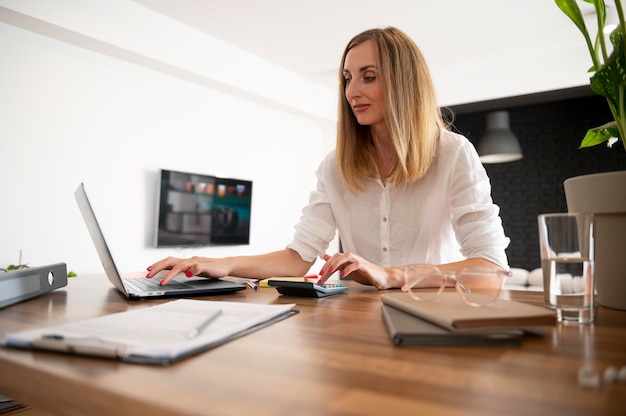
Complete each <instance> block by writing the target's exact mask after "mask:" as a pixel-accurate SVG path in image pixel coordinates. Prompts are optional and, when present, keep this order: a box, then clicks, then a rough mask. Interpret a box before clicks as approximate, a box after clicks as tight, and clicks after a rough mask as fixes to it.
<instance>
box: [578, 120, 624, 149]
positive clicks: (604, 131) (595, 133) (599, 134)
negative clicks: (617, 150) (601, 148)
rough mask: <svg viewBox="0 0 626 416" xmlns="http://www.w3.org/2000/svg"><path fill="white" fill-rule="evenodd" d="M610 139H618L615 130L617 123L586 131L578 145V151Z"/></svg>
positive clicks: (617, 131) (616, 130)
mask: <svg viewBox="0 0 626 416" xmlns="http://www.w3.org/2000/svg"><path fill="white" fill-rule="evenodd" d="M611 137H619V130H618V129H617V123H616V122H615V121H611V122H609V123H606V124H603V125H602V126H600V127H596V128H593V129H590V130H588V131H587V134H586V135H585V137H584V138H583V141H582V142H581V143H580V147H579V149H582V148H585V147H592V146H597V145H599V144H601V143H604V142H606V141H607V140H609V139H610V138H611Z"/></svg>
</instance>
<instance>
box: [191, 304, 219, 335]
mask: <svg viewBox="0 0 626 416" xmlns="http://www.w3.org/2000/svg"><path fill="white" fill-rule="evenodd" d="M221 314H222V310H221V309H218V310H217V311H215V313H213V314H212V315H211V316H209V317H208V318H207V319H205V320H204V321H202V323H200V325H198V326H197V327H195V328H193V329H192V330H190V331H189V332H187V338H195V337H197V336H198V335H200V334H201V333H202V331H204V330H205V329H206V327H208V326H209V325H211V322H213V321H214V320H216V319H217V318H218V317H219V316H220V315H221Z"/></svg>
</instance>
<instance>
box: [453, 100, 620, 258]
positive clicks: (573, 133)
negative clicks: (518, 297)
mask: <svg viewBox="0 0 626 416" xmlns="http://www.w3.org/2000/svg"><path fill="white" fill-rule="evenodd" d="M502 104H503V103H502V102H500V103H498V105H499V106H497V107H493V105H492V107H493V108H491V109H483V110H481V111H470V112H461V113H460V112H457V111H455V109H454V108H452V110H453V112H454V113H456V118H455V121H454V127H455V129H456V130H457V131H458V132H460V133H462V134H464V135H465V136H466V137H467V138H468V139H470V141H472V143H474V145H477V142H478V139H479V138H480V137H481V136H482V134H483V132H484V130H485V117H486V114H487V113H488V112H489V111H497V110H507V111H509V117H510V123H511V130H512V131H513V133H515V135H516V136H517V137H518V139H519V141H520V144H521V146H522V151H523V153H524V158H523V159H522V160H519V161H515V162H510V163H502V164H491V165H485V168H486V170H487V173H488V175H489V177H490V179H491V186H492V197H493V200H494V202H495V203H496V204H497V205H499V206H500V209H501V217H502V221H503V224H504V229H505V232H506V234H507V236H509V237H510V238H511V244H510V245H509V248H508V249H507V255H508V259H509V264H510V265H511V267H521V268H525V269H534V268H537V267H540V261H539V244H538V231H537V215H538V214H540V213H547V212H565V211H567V205H566V202H565V192H564V190H563V181H564V180H565V179H567V178H569V177H572V176H576V175H581V174H587V173H596V172H606V171H614V170H623V169H626V151H625V150H624V148H623V146H622V145H621V143H619V142H618V143H616V144H615V145H614V146H613V148H611V149H608V148H607V147H606V146H596V147H593V148H588V149H578V145H579V143H580V141H581V139H582V138H583V137H584V135H585V132H586V131H587V129H589V128H590V127H596V126H600V125H602V124H604V123H606V122H608V121H610V120H611V113H610V111H609V110H608V107H607V104H606V102H605V100H604V99H603V98H602V97H598V96H596V95H589V96H585V97H578V98H568V99H561V100H556V101H549V102H539V103H535V104H528V105H518V106H509V107H502V106H501V105H502ZM505 104H506V103H505ZM509 104H510V103H509ZM482 107H483V108H486V107H489V105H488V104H487V105H483V106H482ZM465 111H467V110H465Z"/></svg>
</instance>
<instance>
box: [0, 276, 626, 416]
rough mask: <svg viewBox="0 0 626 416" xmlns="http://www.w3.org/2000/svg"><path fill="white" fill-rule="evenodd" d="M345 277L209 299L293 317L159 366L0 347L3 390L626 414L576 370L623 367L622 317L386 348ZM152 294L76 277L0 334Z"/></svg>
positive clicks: (349, 407) (185, 409)
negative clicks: (504, 337)
mask: <svg viewBox="0 0 626 416" xmlns="http://www.w3.org/2000/svg"><path fill="white" fill-rule="evenodd" d="M348 285H349V286H350V290H349V291H348V293H347V294H341V295H337V296H332V297H329V298H321V299H301V298H293V297H290V298H284V297H281V296H280V295H278V294H277V292H276V291H275V290H274V289H273V288H261V289H259V291H258V292H255V291H253V290H251V289H249V288H247V289H246V290H245V291H242V292H239V293H237V294H233V295H227V296H219V297H210V298H206V299H212V300H220V299H222V300H234V301H242V302H255V303H265V304H269V303H292V302H294V301H295V302H296V303H297V309H299V310H300V314H298V315H296V316H294V317H291V318H289V319H287V320H284V321H281V322H278V323H276V324H274V325H272V326H270V327H267V328H264V329H262V330H260V331H257V332H255V333H252V334H249V335H246V336H245V337H242V338H240V339H237V340H234V341H232V342H230V343H227V344H225V345H222V346H220V347H218V348H215V349H213V350H210V351H207V352H205V353H202V354H200V355H198V356H195V357H192V358H189V359H186V360H184V361H182V362H180V363H177V364H174V365H171V366H166V367H154V366H144V365H136V364H124V363H119V362H115V361H107V360H101V359H96V358H84V357H72V356H65V355H61V354H55V353H46V352H29V351H19V350H11V349H0V392H2V394H4V395H7V396H10V397H13V398H15V399H16V400H19V401H22V402H23V403H26V404H27V405H29V406H30V407H31V411H32V413H31V414H39V413H37V411H42V413H44V414H62V415H81V416H82V415H107V416H109V415H113V414H115V415H142V416H144V415H150V416H157V415H191V414H194V415H200V414H210V415H233V416H241V415H246V414H254V415H272V416H274V415H311V416H313V415H315V416H319V415H376V416H378V415H381V414H393V415H402V414H413V415H415V414H423V415H430V414H433V415H434V414H437V415H503V414H507V415H524V416H526V415H535V414H545V415H568V416H571V415H576V414H580V415H590V414H594V415H599V414H614V415H617V414H621V415H624V414H626V384H613V385H611V386H607V387H604V386H603V387H602V388H601V389H600V390H590V389H584V388H581V387H579V386H578V384H577V377H576V374H577V371H578V369H579V367H580V366H581V365H583V364H588V365H592V366H593V367H594V368H595V369H597V370H599V371H603V370H604V368H605V367H606V366H608V365H616V366H618V368H619V367H621V366H622V365H626V312H621V311H615V310H610V309H605V308H599V310H598V312H597V322H596V323H595V324H594V325H586V326H557V327H555V328H551V329H550V330H549V331H548V336H547V337H546V338H532V337H531V338H527V339H525V340H524V345H523V346H522V347H395V346H394V345H393V344H392V343H391V342H390V340H389V337H388V335H387V331H386V328H385V324H384V321H383V319H382V315H381V309H380V307H381V302H380V294H381V293H383V292H379V291H378V290H376V289H374V288H370V287H366V286H361V285H358V284H355V283H353V282H349V283H348ZM508 296H510V297H511V298H512V299H516V300H523V301H528V302H531V303H536V304H541V302H542V295H541V294H540V293H532V292H530V293H527V292H508ZM158 302H163V301H162V300H159V301H139V302H137V301H133V302H131V301H127V300H126V299H125V298H123V297H121V296H120V295H119V294H118V293H117V292H116V291H115V290H114V289H113V288H112V287H111V286H110V284H109V282H108V281H107V280H106V278H104V277H103V276H81V277H77V278H73V279H70V281H69V284H68V286H67V287H66V288H64V289H63V290H57V291H54V292H51V293H49V294H47V295H44V296H41V297H39V298H36V299H32V300H29V301H27V302H23V303H20V304H16V305H12V306H10V307H7V308H4V309H0V328H1V329H0V335H2V334H4V333H6V332H10V331H17V330H21V329H28V328H35V327H41V326H49V325H57V324H62V323H65V322H71V321H75V320H79V319H86V318H91V317H95V316H100V315H103V314H109V313H114V312H121V311H125V310H130V309H134V308H142V307H146V306H149V305H153V304H155V303H158ZM20 416H21V414H20Z"/></svg>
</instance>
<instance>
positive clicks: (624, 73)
mask: <svg viewBox="0 0 626 416" xmlns="http://www.w3.org/2000/svg"><path fill="white" fill-rule="evenodd" d="M584 1H585V2H587V3H591V4H593V6H594V8H595V11H596V18H597V33H596V34H595V37H594V39H593V40H592V38H591V36H590V34H589V31H588V30H587V26H586V25H585V21H584V19H583V15H582V13H581V11H580V8H579V7H578V4H577V3H576V0H555V2H556V4H557V6H558V7H559V8H560V9H561V10H562V11H563V12H564V13H565V14H566V15H567V16H568V17H569V18H570V19H571V20H572V21H573V22H574V24H575V25H576V27H578V29H579V30H580V31H581V32H582V34H583V36H584V37H585V41H586V42H587V48H588V49H589V53H590V55H591V59H592V63H593V65H592V67H591V69H590V70H589V72H593V75H592V76H591V80H590V85H591V89H593V91H594V92H595V93H597V94H598V95H601V96H602V97H604V98H606V101H607V103H608V105H609V108H610V110H611V113H612V114H613V121H610V122H608V123H606V124H604V125H602V126H599V127H595V128H593V129H590V130H589V131H587V134H586V135H585V137H584V138H583V140H582V142H581V144H580V147H581V148H583V147H590V146H595V145H598V144H600V143H604V142H608V145H609V146H611V145H612V144H613V143H614V142H616V141H618V140H620V141H621V142H622V145H623V146H624V149H625V150H626V130H625V128H626V91H625V88H626V60H625V59H624V52H625V51H626V36H625V34H626V26H625V25H624V11H623V9H622V2H621V0H615V1H614V3H615V8H616V11H617V15H618V17H619V25H618V26H617V27H616V28H615V29H614V30H613V31H612V32H611V34H610V36H609V39H610V42H611V45H612V50H611V51H609V50H608V48H607V45H606V41H605V34H604V28H605V23H606V4H605V2H604V0H584Z"/></svg>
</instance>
